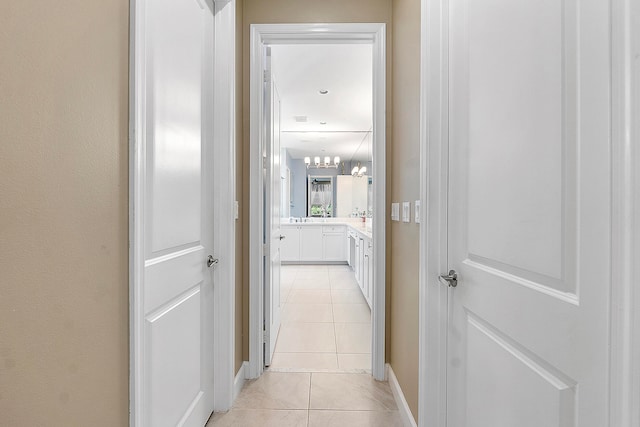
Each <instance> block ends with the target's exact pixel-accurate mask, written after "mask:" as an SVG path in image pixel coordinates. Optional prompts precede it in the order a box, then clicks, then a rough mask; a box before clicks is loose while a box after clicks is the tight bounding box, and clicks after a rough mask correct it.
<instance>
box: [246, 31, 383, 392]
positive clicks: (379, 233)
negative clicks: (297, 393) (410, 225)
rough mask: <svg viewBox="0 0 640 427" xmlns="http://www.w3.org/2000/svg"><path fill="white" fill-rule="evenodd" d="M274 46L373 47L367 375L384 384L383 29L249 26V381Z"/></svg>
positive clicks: (259, 296) (256, 370)
mask: <svg viewBox="0 0 640 427" xmlns="http://www.w3.org/2000/svg"><path fill="white" fill-rule="evenodd" d="M277 43H289V44H292V43H306V44H313V43H336V44H340V43H349V44H351V43H368V44H371V45H372V47H373V129H374V134H373V135H374V140H373V156H374V159H375V167H374V168H373V180H374V181H373V182H374V184H373V185H374V187H375V188H374V193H375V195H376V197H375V203H374V206H373V216H374V222H373V239H374V244H373V248H374V265H375V269H374V274H373V277H374V283H375V289H376V293H375V295H374V298H373V307H374V309H373V310H372V329H373V333H372V344H373V348H372V373H373V376H374V378H375V379H377V380H384V379H385V304H386V302H385V301H386V300H385V290H386V289H385V288H386V280H385V274H386V265H385V264H386V261H385V260H386V242H385V240H386V234H385V224H386V212H385V206H386V25H385V24H380V23H366V24H253V25H251V35H250V44H251V50H250V82H251V84H250V91H251V92H250V105H251V116H250V120H251V124H250V177H249V179H250V181H249V183H250V192H249V197H250V208H249V212H250V213H249V217H250V218H249V221H250V223H249V241H250V242H254V243H253V244H252V245H251V247H250V249H249V372H248V375H247V376H248V377H249V378H257V377H259V376H260V375H261V374H262V372H263V370H264V366H263V363H262V361H263V354H264V350H263V345H262V343H263V334H262V327H263V318H264V311H263V310H264V306H263V305H264V295H263V293H264V292H263V287H262V284H263V281H264V277H263V271H262V265H261V262H262V261H261V260H262V259H263V254H264V248H263V245H261V244H259V243H257V242H260V241H262V237H261V236H262V235H263V224H262V212H263V204H264V200H263V195H262V188H263V177H262V155H261V153H262V152H263V151H262V148H263V146H264V143H265V141H264V140H263V139H264V138H263V135H262V132H261V129H263V126H262V121H263V108H262V105H263V103H262V98H263V93H262V80H263V75H264V74H263V73H264V71H263V65H262V64H263V61H262V47H263V46H264V45H265V44H277Z"/></svg>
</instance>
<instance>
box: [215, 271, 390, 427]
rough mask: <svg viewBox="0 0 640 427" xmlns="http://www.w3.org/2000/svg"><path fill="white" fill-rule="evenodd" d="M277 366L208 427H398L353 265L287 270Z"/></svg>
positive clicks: (247, 388) (243, 391)
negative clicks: (374, 362)
mask: <svg viewBox="0 0 640 427" xmlns="http://www.w3.org/2000/svg"><path fill="white" fill-rule="evenodd" d="M281 298H282V302H283V312H282V324H281V326H280V334H279V337H278V341H277V343H276V350H275V354H274V358H273V362H272V364H271V367H270V368H269V369H268V370H267V371H266V372H265V373H264V374H263V375H262V376H261V377H260V378H258V379H257V380H253V381H248V382H247V384H246V385H245V386H244V388H243V389H242V392H241V393H240V396H238V399H237V400H236V402H235V404H234V406H233V408H232V409H231V410H230V411H229V412H226V413H216V414H214V415H213V417H212V418H211V420H210V421H209V423H208V424H207V426H211V427H213V426H215V427H227V426H242V427H253V426H256V427H257V426H260V427H270V426H274V427H275V426H278V427H289V426H296V427H297V426H300V427H325V426H331V427H342V426H344V427H346V426H349V427H382V426H384V427H396V426H397V427H400V426H402V420H401V418H400V415H399V413H398V408H397V406H396V403H395V401H394V398H393V395H392V393H391V389H390V388H389V385H388V383H385V382H378V381H375V380H374V379H373V377H372V376H371V374H370V373H369V372H370V371H369V370H370V368H371V312H370V310H369V306H368V305H367V303H366V301H365V300H364V297H363V296H362V293H361V292H360V289H359V288H358V284H357V283H356V281H355V277H354V274H353V272H352V271H351V269H350V268H349V267H348V266H334V265H328V266H327V265H313V266H307V265H305V266H283V268H282V285H281Z"/></svg>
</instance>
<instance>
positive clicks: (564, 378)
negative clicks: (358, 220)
mask: <svg viewBox="0 0 640 427" xmlns="http://www.w3.org/2000/svg"><path fill="white" fill-rule="evenodd" d="M449 13H450V15H449V24H450V33H449V55H450V56H449V82H448V83H449V85H448V86H449V90H450V93H449V144H450V146H449V205H448V227H449V228H448V230H449V231H448V242H449V243H448V257H449V258H448V263H449V266H450V268H452V269H455V270H456V271H457V273H458V276H459V277H458V283H457V287H455V288H449V289H450V291H449V303H450V307H449V336H448V357H447V361H448V366H447V369H448V371H447V381H448V385H447V394H448V395H447V425H448V427H487V426H491V427H514V426H518V427H560V426H562V427H570V426H571V427H576V426H580V427H603V426H606V425H608V418H607V411H608V393H607V388H608V347H609V322H608V305H609V288H610V286H609V283H610V279H609V278H610V271H609V270H610V267H609V257H610V249H609V241H610V215H609V206H610V203H609V201H610V173H611V171H610V153H609V117H610V109H609V80H610V70H609V62H610V57H611V54H610V49H609V5H608V2H606V1H600V0H583V1H578V0H566V1H563V2H560V1H555V0H517V1H511V0H509V1H507V0H486V1H472V0H451V2H450V10H449ZM443 273H445V272H443ZM441 281H442V282H445V281H444V280H441Z"/></svg>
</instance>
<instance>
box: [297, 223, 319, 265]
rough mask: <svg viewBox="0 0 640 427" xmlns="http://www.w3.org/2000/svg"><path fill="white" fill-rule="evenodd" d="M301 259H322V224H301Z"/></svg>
mask: <svg viewBox="0 0 640 427" xmlns="http://www.w3.org/2000/svg"><path fill="white" fill-rule="evenodd" d="M300 261H322V226H313V225H311V226H308V225H307V226H300Z"/></svg>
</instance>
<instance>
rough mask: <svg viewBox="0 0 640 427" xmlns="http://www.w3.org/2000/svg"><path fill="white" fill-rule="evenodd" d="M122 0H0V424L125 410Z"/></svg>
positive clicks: (112, 420) (109, 419)
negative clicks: (93, 0)
mask: <svg viewBox="0 0 640 427" xmlns="http://www.w3.org/2000/svg"><path fill="white" fill-rule="evenodd" d="M128 7H129V4H128V1H126V0H110V1H102V2H91V1H90V2H82V1H69V0H59V1H56V2H54V3H43V2H40V1H34V0H24V1H2V2H0V52H1V54H0V424H1V425H6V426H45V425H46V426H124V425H126V424H127V420H128V382H129V379H128V359H129V356H128V354H129V349H128V340H129V338H128V310H129V308H128V263H127V257H128V255H127V254H128V250H127V229H128V219H127V218H128V213H127V209H128V203H127V198H128V181H127V174H128V157H127V151H128V143H127V129H128V86H127V85H128V25H129V22H128V20H129V14H128Z"/></svg>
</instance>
